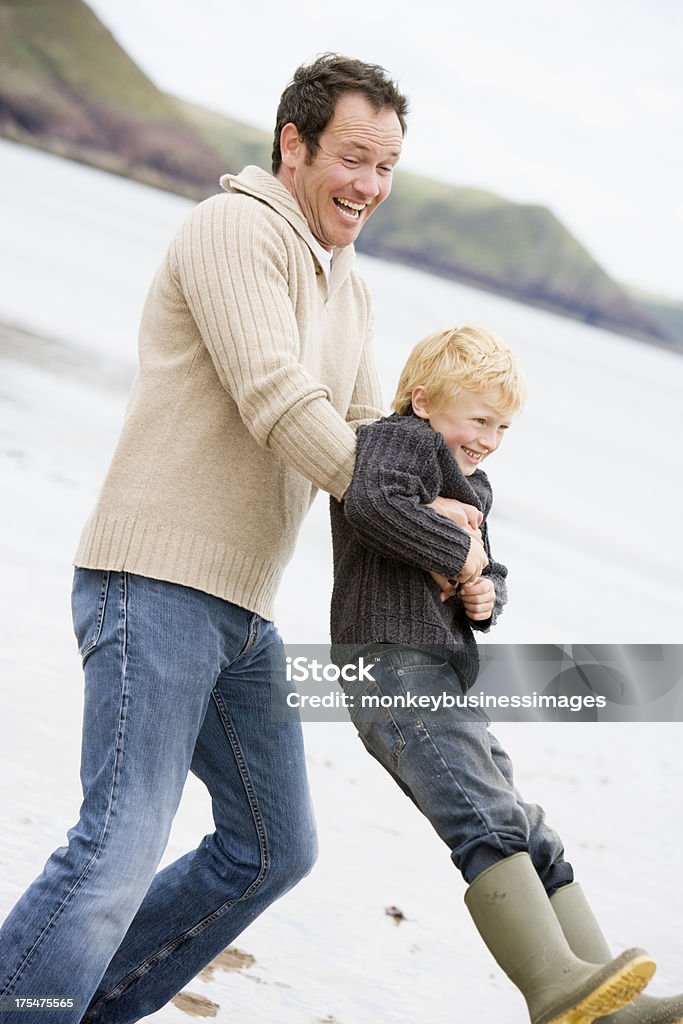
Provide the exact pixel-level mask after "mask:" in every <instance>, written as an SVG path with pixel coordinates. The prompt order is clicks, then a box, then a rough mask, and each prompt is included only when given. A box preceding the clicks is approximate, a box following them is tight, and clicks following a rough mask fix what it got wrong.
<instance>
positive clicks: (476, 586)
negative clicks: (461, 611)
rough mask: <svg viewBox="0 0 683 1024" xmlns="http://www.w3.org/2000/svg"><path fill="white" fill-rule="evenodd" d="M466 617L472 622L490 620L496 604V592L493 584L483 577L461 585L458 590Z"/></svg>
mask: <svg viewBox="0 0 683 1024" xmlns="http://www.w3.org/2000/svg"><path fill="white" fill-rule="evenodd" d="M458 597H459V598H460V600H461V601H462V603H463V605H464V607H465V611H466V612H467V617H468V618H469V619H472V620H473V621H474V622H485V621H486V619H490V618H491V612H492V611H493V606H494V604H495V603H496V591H495V588H494V586H493V582H492V581H491V580H490V579H487V578H486V577H485V576H483V577H481V579H478V580H472V581H470V582H469V583H463V584H462V585H461V586H460V588H459V590H458Z"/></svg>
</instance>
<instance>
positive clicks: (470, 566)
mask: <svg viewBox="0 0 683 1024" xmlns="http://www.w3.org/2000/svg"><path fill="white" fill-rule="evenodd" d="M468 532H469V533H470V534H471V536H472V541H471V543H470V550H469V552H468V554H467V560H466V561H465V564H464V565H463V567H462V569H461V571H460V573H459V575H458V576H456V577H455V579H456V582H457V583H460V584H463V583H469V582H470V580H472V581H474V580H478V579H479V577H480V576H481V574H482V573H483V571H484V569H485V568H486V566H487V565H488V564H489V560H488V558H487V557H486V552H485V551H484V545H483V544H482V542H481V537H478V536H477V535H476V534H475V533H473V532H472V530H469V531H468ZM477 533H478V531H477Z"/></svg>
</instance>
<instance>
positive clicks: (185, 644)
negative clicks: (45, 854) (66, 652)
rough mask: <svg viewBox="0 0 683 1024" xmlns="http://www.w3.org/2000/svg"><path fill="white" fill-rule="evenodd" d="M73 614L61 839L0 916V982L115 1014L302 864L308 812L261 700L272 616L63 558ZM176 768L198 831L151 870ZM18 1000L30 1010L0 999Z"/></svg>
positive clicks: (8, 989)
mask: <svg viewBox="0 0 683 1024" xmlns="http://www.w3.org/2000/svg"><path fill="white" fill-rule="evenodd" d="M73 614H74V627H75V630H76V636H77V639H78V643H79V647H80V650H81V654H82V657H83V661H84V670H85V709H84V726H83V749H82V764H81V781H82V785H83V793H84V799H83V804H82V806H81V812H80V819H79V821H78V823H77V824H76V825H75V826H74V827H73V828H72V829H71V831H70V832H69V845H68V847H65V848H62V849H59V850H57V851H55V853H53V855H52V856H51V857H50V859H49V860H48V862H47V864H46V865H45V868H44V870H43V873H42V875H40V877H39V878H38V879H36V881H35V882H34V883H33V884H32V885H31V886H30V888H29V889H28V890H27V891H26V893H25V894H24V895H23V896H22V898H21V899H20V900H19V902H18V904H17V905H16V906H15V908H14V910H13V911H12V912H11V913H10V915H9V917H8V918H7V920H6V922H5V924H4V926H3V928H2V931H1V932H0V965H1V966H0V993H2V994H3V996H5V997H6V996H7V995H12V996H34V997H43V996H62V997H65V998H69V997H73V998H75V1000H76V1001H77V1005H78V1007H79V1008H80V1009H78V1010H77V1011H74V1012H68V1011H61V1010H60V1011H59V1013H58V1014H56V1013H55V1014H54V1019H57V1017H58V1018H59V1021H60V1022H62V1024H71V1022H75V1021H78V1020H80V1019H81V1016H82V1015H83V1013H84V1012H85V1008H86V1007H87V1006H88V1004H89V1003H91V1001H92V1006H91V1009H90V1011H89V1012H88V1014H87V1016H86V1017H85V1019H86V1020H88V1021H108V1022H115V1024H126V1022H127V1021H134V1020H137V1019H138V1018H139V1017H142V1016H144V1015H145V1014H148V1013H151V1012H152V1011H153V1010H155V1009H157V1008H158V1007H160V1006H162V1005H163V1004H164V1003H166V1002H167V1001H168V1000H169V999H170V998H171V997H172V996H173V995H175V994H176V993H177V992H178V991H179V990H180V989H181V988H182V986H183V985H184V984H185V983H186V982H187V981H188V980H189V979H191V978H193V977H194V975H195V974H196V973H197V972H198V971H199V970H201V969H202V967H204V966H205V965H206V964H207V963H208V962H209V961H210V960H211V959H212V958H213V957H214V956H216V955H217V954H218V953H219V952H220V950H222V949H224V948H225V947H226V946H227V945H228V944H229V943H230V942H231V941H232V939H233V938H234V937H235V936H236V935H238V934H239V933H240V932H241V931H242V930H243V929H244V928H245V927H246V926H247V925H248V924H250V923H251V922H252V921H253V920H254V918H255V917H256V916H257V915H258V914H260V913H261V911H262V910H264V909H265V908H266V907H267V906H268V905H269V904H270V903H271V902H272V901H273V900H274V899H276V898H277V897H278V896H280V895H281V894H282V893H283V892H286V891H287V889H289V888H291V886H292V885H294V884H295V883H296V882H297V881H298V880H299V879H300V878H302V877H303V875H305V874H306V873H307V872H308V871H309V870H310V868H311V866H312V863H313V861H314V859H315V854H316V840H315V825H314V820H313V814H312V808H311V803H310V797H309V791H308V781H307V777H306V768H305V763H304V752H303V743H302V735H301V725H300V722H299V719H298V717H297V716H296V715H295V714H294V713H292V715H291V717H290V718H288V720H287V721H285V722H283V721H282V720H281V718H282V715H281V714H280V715H278V716H274V715H273V714H272V707H271V705H272V701H273V700H275V701H276V702H277V705H278V708H286V706H287V705H286V694H287V692H289V689H290V688H291V687H290V685H289V684H288V683H287V682H286V676H285V665H284V654H283V647H282V641H281V640H280V637H279V635H278V633H277V630H276V629H275V627H274V626H273V624H272V623H270V622H267V621H265V620H264V619H262V618H260V616H258V615H255V614H253V613H251V612H248V611H246V610H245V609H243V608H240V607H238V606H237V605H234V604H231V603H230V602H228V601H222V600H220V599H219V598H216V597H211V596H210V595H207V594H204V593H201V592H200V591H197V590H192V589H190V588H187V587H182V586H179V585H176V584H172V583H164V582H160V581H158V580H152V579H147V578H145V577H141V576H133V575H130V574H127V573H119V572H100V571H95V570H89V569H77V570H76V574H75V579H74V590H73ZM275 717H278V718H279V721H278V722H274V721H273V718H275ZM190 769H191V770H192V771H193V772H194V774H195V775H197V776H198V777H199V778H200V779H202V781H203V782H204V783H205V784H206V786H207V788H208V790H209V792H210V794H211V797H212V804H213V816H214V821H215V826H216V831H215V832H214V833H213V834H212V835H208V836H205V837H204V839H203V840H202V842H201V843H200V845H199V847H198V849H196V850H194V851H193V852H192V853H188V854H187V855H186V856H184V857H181V858H180V859H179V860H177V861H175V862H174V863H173V864H171V865H170V866H169V867H167V868H165V869H164V870H163V871H160V872H159V873H158V874H155V871H156V868H157V865H158V863H159V860H160V859H161V856H162V854H163V852H164V848H165V846H166V842H167V839H168V835H169V830H170V827H171V822H172V820H173V816H174V814H175V812H176V809H177V807H178V803H179V801H180V797H181V793H182V790H183V785H184V783H185V779H186V777H187V773H188V771H189V770H190ZM108 965H109V966H108ZM105 971H106V973H105ZM6 1003H7V999H6V998H5V1004H6ZM48 1016H49V1014H48ZM19 1017H21V1021H22V1024H33V1022H41V1024H43V1022H44V1021H45V1020H46V1019H47V1017H46V1015H45V1013H41V1012H31V1011H25V1012H22V1013H21V1014H19V1015H17V1014H16V1013H14V1012H12V1013H4V1012H0V1020H2V1021H3V1022H5V1021H12V1022H16V1021H18V1020H19Z"/></svg>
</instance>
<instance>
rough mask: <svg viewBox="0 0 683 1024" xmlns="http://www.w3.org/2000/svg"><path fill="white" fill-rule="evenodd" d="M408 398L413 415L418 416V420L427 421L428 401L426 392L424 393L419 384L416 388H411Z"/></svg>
mask: <svg viewBox="0 0 683 1024" xmlns="http://www.w3.org/2000/svg"><path fill="white" fill-rule="evenodd" d="M410 398H411V402H412V405H413V412H414V413H415V415H416V416H419V417H420V419H422V420H428V419H429V399H428V398H427V392H426V391H425V389H424V388H423V387H422V385H421V384H420V385H418V386H417V387H416V388H413V391H412V394H411V396H410Z"/></svg>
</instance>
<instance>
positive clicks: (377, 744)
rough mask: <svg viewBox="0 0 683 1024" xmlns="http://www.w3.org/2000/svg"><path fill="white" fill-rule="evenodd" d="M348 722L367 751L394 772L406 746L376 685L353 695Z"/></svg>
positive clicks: (371, 685)
mask: <svg viewBox="0 0 683 1024" xmlns="http://www.w3.org/2000/svg"><path fill="white" fill-rule="evenodd" d="M349 711H350V714H351V720H352V721H353V724H354V725H355V727H356V729H357V730H358V735H359V736H360V738H361V740H362V741H363V744H364V746H365V747H366V749H367V750H368V751H369V752H370V753H371V754H372V755H373V756H374V757H376V758H377V760H378V761H379V762H380V763H381V764H383V765H384V767H385V768H388V769H389V770H390V771H392V772H395V771H396V769H397V766H398V761H399V758H400V756H401V753H402V751H403V748H404V747H405V745H406V741H405V738H404V736H403V733H402V732H401V729H400V726H399V725H398V723H397V722H396V719H395V718H394V716H393V715H392V713H391V709H390V708H389V707H387V706H386V698H385V699H384V703H383V694H382V692H381V691H380V690H379V688H378V687H377V684H376V683H370V684H369V685H368V686H366V687H365V689H364V690H363V691H362V692H361V693H357V694H354V696H353V704H352V706H351V707H350V708H349Z"/></svg>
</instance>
